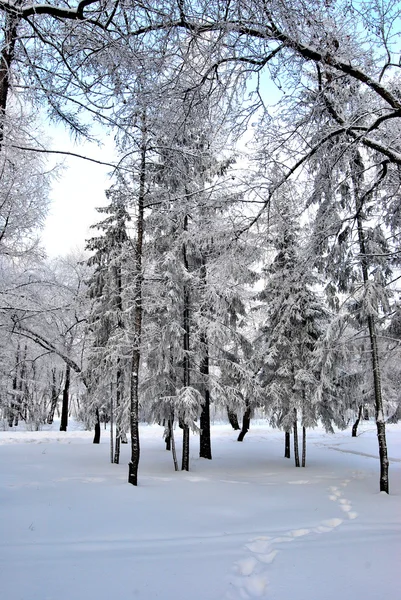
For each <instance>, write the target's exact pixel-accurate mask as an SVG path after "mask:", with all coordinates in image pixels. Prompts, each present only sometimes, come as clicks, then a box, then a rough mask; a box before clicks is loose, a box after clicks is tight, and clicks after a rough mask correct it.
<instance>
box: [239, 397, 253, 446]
mask: <svg viewBox="0 0 401 600" xmlns="http://www.w3.org/2000/svg"><path fill="white" fill-rule="evenodd" d="M250 424H251V409H250V406H249V402H247V403H246V409H245V412H244V416H243V417H242V429H241V431H240V433H239V436H238V439H237V442H242V441H243V439H244V437H245V436H246V434H247V433H248V431H249V427H250Z"/></svg>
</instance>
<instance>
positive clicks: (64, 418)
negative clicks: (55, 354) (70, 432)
mask: <svg viewBox="0 0 401 600" xmlns="http://www.w3.org/2000/svg"><path fill="white" fill-rule="evenodd" d="M70 377H71V368H70V365H66V366H65V379H64V388H63V404H62V408H61V422H60V431H67V426H68V400H69V396H70Z"/></svg>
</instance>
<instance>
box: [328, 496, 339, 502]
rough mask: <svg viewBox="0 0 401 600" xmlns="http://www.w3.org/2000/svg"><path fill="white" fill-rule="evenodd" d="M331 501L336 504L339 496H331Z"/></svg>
mask: <svg viewBox="0 0 401 600" xmlns="http://www.w3.org/2000/svg"><path fill="white" fill-rule="evenodd" d="M329 500H332V501H333V502H336V501H337V500H338V496H334V495H331V496H329Z"/></svg>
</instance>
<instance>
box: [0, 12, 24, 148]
mask: <svg viewBox="0 0 401 600" xmlns="http://www.w3.org/2000/svg"><path fill="white" fill-rule="evenodd" d="M17 5H18V3H17ZM20 20H21V19H20V17H19V16H16V15H12V14H10V13H6V16H5V24H4V30H3V31H4V41H3V48H2V50H1V53H0V146H2V144H3V139H4V117H5V114H6V107H7V99H8V93H9V90H10V74H11V66H12V63H13V60H14V52H15V42H16V40H17V36H18V33H17V32H18V26H19V24H20Z"/></svg>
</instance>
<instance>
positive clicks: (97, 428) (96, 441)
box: [93, 408, 100, 444]
mask: <svg viewBox="0 0 401 600" xmlns="http://www.w3.org/2000/svg"><path fill="white" fill-rule="evenodd" d="M95 414H96V423H95V435H94V437H93V443H94V444H100V414H99V409H98V408H96V413H95Z"/></svg>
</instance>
